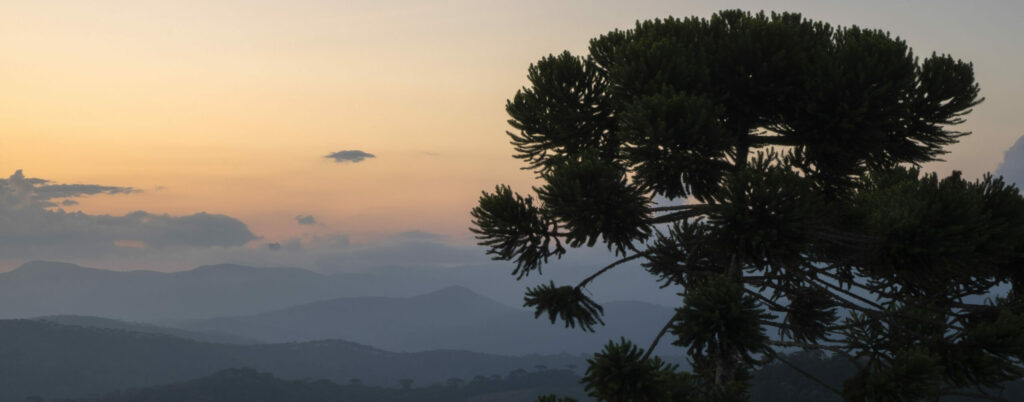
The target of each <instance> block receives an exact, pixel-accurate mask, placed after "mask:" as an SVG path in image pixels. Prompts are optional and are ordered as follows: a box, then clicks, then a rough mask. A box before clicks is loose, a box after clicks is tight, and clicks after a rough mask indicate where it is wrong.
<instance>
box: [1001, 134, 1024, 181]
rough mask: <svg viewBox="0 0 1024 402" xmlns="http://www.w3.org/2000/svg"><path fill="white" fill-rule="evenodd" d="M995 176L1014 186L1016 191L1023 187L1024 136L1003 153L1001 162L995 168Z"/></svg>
mask: <svg viewBox="0 0 1024 402" xmlns="http://www.w3.org/2000/svg"><path fill="white" fill-rule="evenodd" d="M996 174H997V175H1000V176H1003V178H1004V179H1006V181H1007V182H1010V183H1014V184H1016V185H1017V188H1018V189H1019V188H1021V187H1022V186H1024V136H1021V137H1020V138H1018V139H1017V142H1015V143H1014V144H1013V146H1011V147H1010V149H1007V150H1006V152H1004V153H1003V162H1002V163H1000V164H999V167H998V168H996Z"/></svg>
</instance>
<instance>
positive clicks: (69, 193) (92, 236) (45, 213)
mask: <svg viewBox="0 0 1024 402" xmlns="http://www.w3.org/2000/svg"><path fill="white" fill-rule="evenodd" d="M134 191H135V190H134V189H132V188H130V187H114V186H100V185H92V184H52V183H51V182H50V181H49V180H43V179H36V178H26V177H25V176H24V174H22V172H21V171H20V170H19V171H17V172H15V173H14V174H13V175H11V176H10V177H9V178H7V179H0V222H4V224H3V225H0V255H3V256H5V257H8V258H44V259H45V258H78V257H87V256H94V255H110V254H112V253H113V254H117V253H118V252H119V250H121V249H124V248H125V247H124V245H132V247H131V248H148V249H188V248H210V247H235V246H241V245H244V244H245V243H248V242H249V241H251V240H256V239H258V237H257V236H255V235H254V234H253V233H252V232H251V231H250V230H249V228H248V226H247V225H246V224H245V223H243V222H242V221H240V220H238V219H235V218H232V217H230V216H226V215H219V214H209V213H205V212H200V213H196V214H192V215H183V216H171V215H166V214H153V213H149V212H145V211H136V212H132V213H129V214H127V215H122V216H117V215H93V214H88V213H84V212H65V211H64V210H63V209H53V207H56V206H58V205H63V206H71V205H75V204H76V201H74V200H71V199H65V200H63V201H60V202H59V203H58V202H57V201H56V200H54V198H67V197H80V196H84V195H92V194H126V193H132V192H134Z"/></svg>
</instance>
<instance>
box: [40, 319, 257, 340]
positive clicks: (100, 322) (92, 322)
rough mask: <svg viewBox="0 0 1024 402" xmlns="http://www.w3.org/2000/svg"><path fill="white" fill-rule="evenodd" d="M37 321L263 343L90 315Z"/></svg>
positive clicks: (211, 333) (195, 338) (190, 337)
mask: <svg viewBox="0 0 1024 402" xmlns="http://www.w3.org/2000/svg"><path fill="white" fill-rule="evenodd" d="M35 320H37V321H47V322H52V323H55V324H61V325H72V326H79V327H92V328H105V329H118V330H124V331H133V332H141V333H146V334H159V335H170V336H176V337H179V338H185V339H192V340H195V341H199V342H209V343H227V344H239V345H248V344H255V343H263V342H261V341H258V340H255V339H252V338H245V337H241V336H236V335H230V334H221V333H216V332H203V331H187V330H183V329H178V328H169V327H162V326H158V325H151V324H144V323H139V322H128V321H120V320H114V319H110V318H102V317H91V316H84V315H51V316H45V317H38V318H35Z"/></svg>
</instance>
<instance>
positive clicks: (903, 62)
mask: <svg viewBox="0 0 1024 402" xmlns="http://www.w3.org/2000/svg"><path fill="white" fill-rule="evenodd" d="M529 79H530V82H531V86H530V87H527V88H523V89H522V90H521V91H519V92H518V93H517V94H516V97H515V99H514V100H513V101H510V102H509V103H508V105H507V111H508V112H509V115H510V116H511V120H510V123H511V125H512V126H513V127H514V128H516V129H517V130H519V133H510V136H511V139H512V143H513V145H514V147H515V149H516V151H517V152H518V155H517V156H518V157H519V158H522V159H524V160H525V161H526V162H527V166H526V169H531V170H533V171H534V172H535V173H536V174H537V175H538V177H539V179H540V180H542V181H543V184H542V185H540V186H539V187H537V188H535V191H536V192H537V194H538V199H539V201H540V202H539V203H538V204H537V205H534V204H532V203H531V202H530V200H531V199H530V198H529V197H527V198H526V201H522V199H521V197H519V196H518V195H516V196H515V197H513V196H512V195H511V194H512V193H511V190H507V189H506V190H505V192H506V193H507V195H504V196H501V197H499V196H498V195H489V194H485V196H484V197H482V198H481V204H480V206H478V207H477V208H476V209H474V211H473V216H474V218H475V220H474V224H475V225H476V228H474V231H475V233H476V234H477V237H478V239H479V240H480V244H482V245H485V246H488V247H489V248H490V249H489V251H488V252H489V253H491V254H493V255H495V256H497V258H499V259H505V260H512V261H516V262H517V264H518V265H517V270H516V271H514V272H515V273H517V274H521V273H522V269H523V266H524V265H523V261H524V260H525V261H527V262H528V263H529V264H528V268H529V269H530V270H533V269H537V268H539V266H540V265H541V264H542V263H543V262H544V261H546V257H547V256H549V255H555V254H557V255H559V256H560V255H562V253H564V252H565V251H566V250H565V249H563V248H559V247H557V246H558V245H560V244H561V243H559V241H562V242H564V243H566V244H568V245H569V246H571V247H580V246H584V245H586V246H592V245H595V244H597V242H602V243H605V245H606V246H607V247H608V248H609V249H611V250H614V251H615V252H616V253H617V254H618V255H621V256H622V258H621V259H619V260H617V261H615V262H612V263H611V264H609V265H608V266H606V267H604V268H601V269H599V270H598V271H597V272H596V273H595V274H594V275H592V276H590V277H587V278H583V279H582V280H581V281H580V283H579V284H578V285H577V286H575V287H571V286H566V287H562V288H555V287H554V285H553V284H552V285H550V286H548V287H543V286H542V287H540V288H534V289H531V290H530V294H528V297H527V300H528V301H527V303H528V305H531V306H534V307H536V308H537V313H538V316H539V315H540V314H541V313H543V312H546V313H547V314H548V317H549V318H552V319H554V318H555V317H561V318H562V319H563V320H565V321H566V323H567V326H575V325H576V324H577V323H581V327H583V328H584V329H591V328H590V326H589V325H583V324H594V323H598V322H600V309H599V308H598V306H597V305H596V304H593V302H592V301H591V300H590V299H589V298H587V297H584V296H583V293H582V290H583V289H582V288H583V287H585V286H586V285H587V284H588V283H590V282H591V281H592V280H594V279H595V277H597V276H599V275H601V274H602V273H604V272H605V271H607V270H609V269H611V268H613V267H615V266H617V265H620V264H624V263H627V262H630V261H634V260H639V262H640V263H641V264H642V266H643V267H644V268H646V270H647V271H648V272H650V273H651V274H652V275H654V276H655V277H656V278H657V280H658V281H659V282H661V284H662V285H663V286H665V287H677V288H679V289H680V290H681V292H683V293H684V294H685V295H686V296H685V298H684V299H683V301H682V307H681V308H680V309H679V310H678V311H679V313H678V314H677V315H676V317H675V318H674V321H673V322H671V323H669V324H668V325H667V326H666V328H667V329H671V331H670V334H671V336H672V337H674V338H675V339H674V340H673V342H672V343H674V344H676V345H679V346H682V347H685V348H688V351H689V356H690V358H691V360H692V362H693V368H694V373H693V375H692V376H690V377H687V378H688V379H687V380H686V381H683V380H679V382H680V383H685V384H697V385H698V386H699V387H700V389H701V392H700V395H699V397H700V398H703V399H705V400H714V401H722V400H744V399H747V398H748V395H749V394H748V393H747V388H748V387H747V384H748V381H749V375H750V373H751V372H753V371H755V370H756V369H757V368H758V367H760V366H762V365H763V364H765V363H768V362H770V361H772V360H773V359H774V358H776V357H777V356H778V354H779V350H780V349H779V348H785V347H796V348H801V349H804V350H827V351H829V352H830V353H836V354H838V355H840V356H842V357H844V358H847V359H849V360H851V361H855V362H857V364H858V365H859V366H858V368H857V373H856V376H855V377H853V378H852V379H850V380H849V381H847V382H846V383H845V384H843V385H839V384H835V383H832V385H829V386H828V387H832V389H831V391H834V392H833V393H834V394H836V395H837V396H838V395H843V396H844V397H845V398H847V399H850V400H915V399H921V398H935V397H937V396H939V395H943V394H944V393H947V392H954V390H956V389H961V388H965V387H971V386H983V387H990V388H991V387H994V386H996V385H997V384H1000V383H1003V382H1006V381H1011V380H1015V379H1018V378H1020V377H1021V376H1022V375H1024V366H1022V363H1021V362H1022V361H1024V350H1022V349H1021V348H1020V340H1019V339H1018V338H1020V336H1021V335H1020V334H1021V333H1024V320H1021V319H1020V318H1019V317H1021V316H1024V315H1022V314H1024V306H1022V301H1020V300H1018V297H1017V296H1014V295H1016V294H1019V292H1020V291H1021V290H1020V288H1019V287H1020V286H1024V270H1021V269H1019V267H1020V266H1021V263H1024V197H1021V195H1020V193H1019V192H1018V191H1017V189H1016V188H1015V187H1013V186H1009V185H1006V184H1005V183H1003V181H1002V180H1001V179H998V178H993V177H991V176H985V177H984V178H983V179H981V180H977V181H968V180H964V179H963V178H961V177H960V174H959V173H954V174H953V175H951V176H950V177H947V178H942V179H940V178H939V176H938V175H936V174H922V173H920V171H919V170H918V167H919V166H920V164H922V163H924V162H929V161H934V160H936V159H937V158H939V157H940V156H941V155H943V154H945V153H946V150H945V147H946V146H948V145H950V144H953V143H955V142H957V140H958V138H960V137H961V136H963V135H966V134H967V133H966V132H962V131H956V130H954V129H953V128H954V127H955V126H956V125H957V124H960V123H962V122H963V116H965V115H966V114H967V113H969V112H970V111H971V108H972V107H974V106H975V105H977V104H978V103H979V102H981V99H980V98H979V97H978V94H979V89H978V85H977V83H976V82H975V81H974V73H973V67H972V66H971V65H970V64H969V63H965V62H962V61H960V60H956V59H953V58H952V57H950V56H946V55H935V54H933V55H931V56H929V57H925V58H918V57H916V56H915V55H914V54H913V53H912V51H911V50H910V48H909V47H908V46H907V44H906V43H905V42H904V41H903V40H901V39H899V38H894V37H892V36H891V35H890V34H889V33H887V32H883V31H879V30H872V29H864V28H860V27H855V26H854V27H833V26H830V25H828V24H825V23H821V22H816V21H810V20H807V19H804V18H803V17H801V16H800V15H799V14H792V13H782V14H775V13H773V14H770V15H768V14H765V13H759V14H751V13H747V12H743V11H737V10H728V11H722V12H719V13H716V14H715V15H713V16H711V18H709V19H701V18H696V17H694V18H687V19H682V20H680V19H675V18H668V19H664V20H653V21H643V22H638V23H637V24H636V26H635V27H634V28H633V29H629V30H623V31H618V30H617V31H612V32H609V33H608V34H606V35H602V36H600V37H597V38H595V39H593V40H591V42H590V47H589V54H587V55H585V56H574V55H571V54H569V53H563V54H562V55H559V56H550V57H546V58H544V59H542V60H540V61H539V62H538V63H537V64H535V65H534V66H532V67H531V68H530V71H529ZM502 197H503V198H502ZM497 198H502V199H504V200H507V201H506V202H503V203H498V202H495V201H494V200H495V199H497ZM665 198H668V199H670V200H679V199H681V198H686V200H684V201H682V202H679V201H677V204H671V205H668V206H657V205H656V202H655V201H656V200H663V199H665ZM517 200H518V201H517ZM524 205H528V208H527V207H524ZM504 209H507V210H504ZM527 210H528V213H523V212H522V211H527ZM493 216H507V217H510V218H511V217H515V216H522V219H523V221H522V222H519V221H515V220H504V221H501V220H495V219H492V218H491V217H493ZM538 222H539V223H538ZM531 228H532V229H531ZM530 230H534V231H533V232H529V231H530ZM527 239H533V241H532V242H530V241H526V240H527ZM559 239H561V240H559ZM550 244H555V245H556V246H550ZM509 245H512V246H509ZM524 245H525V246H524ZM549 246H550V247H549ZM1008 285H1009V286H1013V287H1014V289H1012V290H1011V291H1010V294H1009V295H1007V297H1006V298H1004V299H1001V300H1000V301H997V302H995V303H993V305H982V304H979V303H977V300H979V299H981V298H983V297H987V296H991V295H992V294H991V293H992V292H993V291H994V289H997V288H998V287H999V286H1002V287H1004V288H1005V287H1006V286H1008ZM840 317H845V318H843V319H842V320H840ZM766 328H772V329H776V330H777V331H776V334H777V335H778V337H777V338H775V339H771V338H770V337H769V335H770V333H769V332H768V331H766ZM653 332H654V329H652V338H654V339H660V337H661V335H663V334H664V331H663V332H662V333H661V334H659V335H657V336H655V334H654V333H653ZM656 344H657V341H655V346H656ZM652 348H653V346H652ZM630 350H631V349H629V348H628V347H624V346H623V347H621V348H620V349H606V352H605V355H604V356H599V357H597V358H595V360H593V362H592V363H591V364H592V368H593V367H594V366H596V365H603V366H601V367H604V369H602V370H605V369H607V370H606V371H602V372H607V373H617V371H615V370H612V369H611V368H610V367H611V366H613V365H621V366H622V367H620V368H628V367H632V369H631V370H632V371H629V373H632V374H630V375H631V376H645V377H644V378H639V377H636V378H634V377H622V378H623V379H618V380H616V381H619V383H621V384H626V385H623V386H622V387H621V388H600V389H598V388H592V389H593V390H598V391H600V392H601V393H600V394H599V395H600V396H598V398H599V399H603V400H651V399H650V398H652V396H651V395H647V394H644V392H646V391H640V390H638V388H637V387H632V386H629V385H628V384H648V383H650V384H653V383H654V382H656V378H661V377H659V376H661V374H658V373H661V371H663V370H661V369H660V368H659V369H657V370H655V369H650V367H648V366H645V364H646V363H645V362H647V360H645V359H639V360H636V359H633V358H635V357H637V356H634V355H635V353H632V352H630ZM970 351H978V352H977V353H973V354H972V353H971V352H970ZM612 352H615V353H616V354H614V355H612V354H611V353H612ZM611 356H625V357H628V358H620V359H618V360H615V361H614V363H609V362H610V361H611V360H609V359H610V357H611ZM631 359H632V360H631ZM645 367H646V368H645ZM643 373H646V374H643ZM807 374H811V375H813V374H812V373H807ZM616 378H618V377H616ZM645 381H646V382H645ZM817 383H818V384H819V385H820V384H823V383H824V382H821V381H819V382H817ZM594 387H596V385H594ZM828 387H825V388H826V389H829V388H828ZM836 387H842V390H839V389H835V388H836ZM655 388H657V387H655ZM652 392H654V391H652ZM630 393H633V394H630ZM656 399H657V398H655V399H654V400H656Z"/></svg>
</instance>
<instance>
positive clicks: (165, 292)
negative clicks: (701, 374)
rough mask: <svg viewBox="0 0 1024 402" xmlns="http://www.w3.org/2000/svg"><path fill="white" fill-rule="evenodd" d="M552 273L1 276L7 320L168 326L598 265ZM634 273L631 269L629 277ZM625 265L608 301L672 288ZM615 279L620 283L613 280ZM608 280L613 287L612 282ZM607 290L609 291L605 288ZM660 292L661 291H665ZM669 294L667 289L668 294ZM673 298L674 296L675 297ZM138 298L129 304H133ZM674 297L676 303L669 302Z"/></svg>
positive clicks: (514, 285) (63, 267) (242, 271)
mask: <svg viewBox="0 0 1024 402" xmlns="http://www.w3.org/2000/svg"><path fill="white" fill-rule="evenodd" d="M560 268H562V269H559V270H552V271H551V272H550V273H546V275H544V276H543V277H540V276H534V277H530V278H526V279H524V280H523V281H516V280H515V278H513V277H511V276H510V275H509V272H510V268H508V267H507V266H503V265H501V264H490V265H486V266H465V267H457V268H423V269H412V268H384V267H381V268H379V269H374V270H373V271H372V272H361V273H333V274H330V275H325V274H320V273H316V272H312V271H308V270H304V269H300V268H280V267H278V268H266V267H249V266H241V265H229V264H221V265H211V266H203V267H199V268H196V269H193V270H189V271H181V272H174V273H162V272H154V271H129V272H121V271H109V270H102V269H95V268H85V267H81V266H77V265H74V264H66V263H57V262H41V261H35V262H30V263H26V264H24V265H22V266H21V267H19V268H18V269H15V270H13V271H11V272H6V273H0V318H32V317H39V316H51V315H84V316H96V317H107V318H116V319H121V320H130V321H139V322H148V323H157V324H161V323H163V322H166V321H175V320H178V321H180V320H193V319H206V318H215V317H230V316H239V315H252V314H258V313H264V312H268V311H274V310H280V309H285V308H288V307H293V306H296V305H299V304H304V303H310V302H315V301H322V300H329V299H334V298H339V297H411V296H415V295H420V294H424V293H428V292H432V291H435V290H437V289H441V288H443V287H447V286H452V285H459V286H463V287H466V288H470V289H473V290H474V291H476V292H479V293H481V294H485V295H487V297H488V298H491V299H495V300H500V301H501V302H502V303H505V304H508V305H513V306H519V305H521V304H522V299H523V293H524V291H525V288H526V286H528V285H530V284H536V283H537V282H545V283H546V282H547V281H548V280H552V279H553V280H555V281H556V282H565V281H570V282H571V281H577V280H579V278H582V277H585V276H586V275H589V274H590V273H592V269H591V267H589V266H587V267H575V266H572V265H571V264H570V265H567V266H564V267H560ZM630 272H632V274H630ZM636 273H637V272H636V271H629V270H624V271H620V272H613V273H610V274H609V276H608V277H607V278H605V279H607V281H606V282H601V283H598V284H595V285H594V287H595V288H594V290H595V295H598V296H600V297H606V298H608V299H602V300H632V299H634V298H638V299H641V300H646V299H644V297H648V296H650V297H651V298H652V299H658V300H661V299H665V298H664V297H661V296H657V297H654V296H653V295H655V294H665V293H668V294H671V293H672V291H671V289H669V290H661V291H657V287H656V286H649V287H652V288H654V289H655V290H653V291H652V290H650V289H646V288H644V290H640V289H641V288H642V287H640V286H639V285H637V284H636V283H635V282H639V281H642V283H644V284H647V285H652V282H650V281H649V278H648V277H647V275H646V274H644V273H642V272H640V275H637V274H636ZM611 285H615V286H611ZM604 287H610V288H609V289H604ZM598 288H601V289H598ZM659 292H660V293H659ZM662 296H663V295H662ZM668 299H670V300H671V301H672V302H671V305H674V304H675V299H676V297H675V296H671V297H670V298H668ZM126 301H130V302H126ZM666 303H667V302H666Z"/></svg>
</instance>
